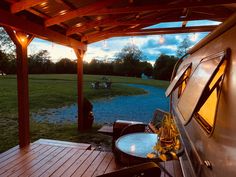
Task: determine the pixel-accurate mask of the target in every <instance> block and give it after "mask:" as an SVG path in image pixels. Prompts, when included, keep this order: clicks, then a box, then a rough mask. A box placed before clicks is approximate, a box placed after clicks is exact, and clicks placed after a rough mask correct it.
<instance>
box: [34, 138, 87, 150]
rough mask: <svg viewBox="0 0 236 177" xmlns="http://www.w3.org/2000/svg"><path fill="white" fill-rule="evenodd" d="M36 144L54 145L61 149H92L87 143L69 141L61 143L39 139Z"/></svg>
mask: <svg viewBox="0 0 236 177" xmlns="http://www.w3.org/2000/svg"><path fill="white" fill-rule="evenodd" d="M34 144H46V145H53V146H59V147H71V148H79V149H86V150H87V149H91V144H86V143H74V142H67V141H59V140H50V139H39V140H37V141H35V142H34Z"/></svg>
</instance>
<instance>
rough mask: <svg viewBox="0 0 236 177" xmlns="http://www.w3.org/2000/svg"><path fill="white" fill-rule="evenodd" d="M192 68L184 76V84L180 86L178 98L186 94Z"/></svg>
mask: <svg viewBox="0 0 236 177" xmlns="http://www.w3.org/2000/svg"><path fill="white" fill-rule="evenodd" d="M191 69H192V68H191V67H188V69H187V70H186V71H185V73H184V75H183V76H182V83H181V84H180V86H179V90H178V98H179V97H180V96H181V95H182V93H183V92H184V89H185V88H186V85H187V82H188V80H189V77H190V74H191Z"/></svg>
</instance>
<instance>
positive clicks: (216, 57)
mask: <svg viewBox="0 0 236 177" xmlns="http://www.w3.org/2000/svg"><path fill="white" fill-rule="evenodd" d="M227 51H228V50H225V51H222V52H219V53H217V54H214V55H210V56H208V57H205V58H203V59H202V60H201V61H200V63H199V64H198V66H197V67H196V69H195V70H194V71H193V73H192V74H191V77H190V79H189V83H190V82H193V83H192V85H191V84H188V85H187V86H186V88H185V90H187V89H188V92H190V91H189V90H190V89H191V87H193V84H194V82H195V81H194V79H196V78H199V73H198V72H201V69H202V70H203V71H204V68H202V67H203V66H204V65H201V64H202V63H204V62H207V61H214V60H215V61H217V60H219V63H217V64H216V67H215V69H213V70H212V73H211V72H210V74H209V75H208V76H207V77H206V79H207V80H206V81H205V82H206V83H205V84H204V85H203V87H202V88H201V87H200V91H199V93H198V94H199V96H198V97H196V98H195V99H196V100H195V103H194V102H193V103H194V104H190V103H189V102H187V103H186V102H184V101H188V98H187V96H186V95H185V96H183V95H184V93H183V94H182V96H181V97H180V98H179V100H178V103H177V108H178V112H179V113H180V115H181V119H180V120H181V122H182V123H183V124H184V125H187V124H188V123H189V122H190V121H191V119H192V118H193V116H194V114H195V112H196V109H197V105H199V101H200V100H201V98H202V96H203V94H204V93H205V92H206V88H207V87H209V85H210V83H211V81H212V79H213V78H214V77H215V75H216V73H217V71H218V70H219V68H220V66H221V65H222V64H223V62H224V61H225V60H227V58H228V57H227V56H228V52H227ZM211 65H213V64H211ZM226 67H227V63H226ZM196 73H197V74H196ZM225 73H226V68H225V70H224V73H223V74H222V76H223V79H224V76H225ZM194 74H196V77H195V78H194V77H192V76H193V75H194ZM197 76H198V77H197ZM223 79H222V82H223ZM192 80H193V81H192ZM189 87H190V88H189ZM221 88H222V84H221V85H220V89H219V90H221ZM188 94H189V93H188ZM219 96H220V93H219V95H218V98H219ZM183 97H184V98H183ZM184 99H186V100H184ZM206 100H207V99H206ZM206 100H205V101H206ZM218 102H219V99H218V100H217V103H216V110H215V111H217V108H218ZM180 103H181V104H180ZM184 104H190V105H191V106H192V107H193V108H190V111H189V113H187V117H185V118H184V115H183V112H182V110H183V109H184V106H183V105H184ZM203 104H204V103H203ZM191 106H190V107H191ZM185 115H186V111H185ZM215 118H216V113H215V115H214V123H213V127H212V131H213V129H214V126H215ZM212 131H211V132H212Z"/></svg>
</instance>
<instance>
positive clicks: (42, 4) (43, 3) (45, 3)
mask: <svg viewBox="0 0 236 177" xmlns="http://www.w3.org/2000/svg"><path fill="white" fill-rule="evenodd" d="M47 4H48V3H47V2H42V3H41V4H40V6H46V5H47Z"/></svg>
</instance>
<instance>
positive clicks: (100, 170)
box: [93, 152, 113, 176]
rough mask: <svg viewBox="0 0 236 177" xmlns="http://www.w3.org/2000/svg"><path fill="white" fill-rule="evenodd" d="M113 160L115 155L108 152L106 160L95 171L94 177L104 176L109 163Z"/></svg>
mask: <svg viewBox="0 0 236 177" xmlns="http://www.w3.org/2000/svg"><path fill="white" fill-rule="evenodd" d="M112 158H113V154H112V153H111V152H107V153H106V156H105V158H104V159H103V161H102V162H101V163H100V164H99V166H98V167H97V169H96V170H95V172H94V174H93V176H98V175H102V174H104V173H105V171H106V169H107V167H108V165H109V163H110V162H111V160H112Z"/></svg>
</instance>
